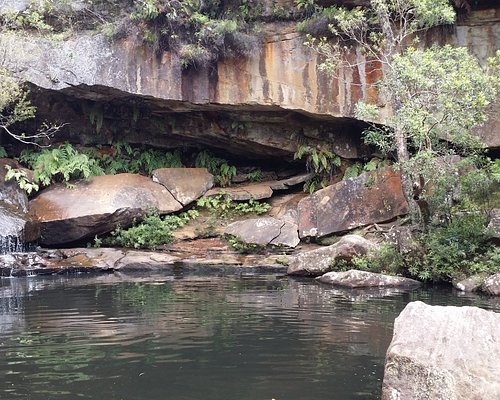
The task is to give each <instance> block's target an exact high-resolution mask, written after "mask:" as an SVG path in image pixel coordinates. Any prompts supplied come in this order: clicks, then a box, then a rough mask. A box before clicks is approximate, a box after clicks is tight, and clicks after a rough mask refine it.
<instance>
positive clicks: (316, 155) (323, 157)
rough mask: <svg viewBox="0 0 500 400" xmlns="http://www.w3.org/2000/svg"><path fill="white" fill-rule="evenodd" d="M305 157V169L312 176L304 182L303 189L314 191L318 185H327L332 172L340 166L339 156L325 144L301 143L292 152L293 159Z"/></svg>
mask: <svg viewBox="0 0 500 400" xmlns="http://www.w3.org/2000/svg"><path fill="white" fill-rule="evenodd" d="M304 157H305V158H306V169H307V171H308V172H310V173H312V174H313V176H312V178H310V179H308V180H307V181H306V183H305V184H304V191H306V192H310V193H312V192H314V191H315V190H316V189H318V188H320V187H325V186H326V185H328V183H329V181H330V180H331V178H332V175H333V172H334V171H335V169H336V168H338V167H340V164H341V163H342V160H341V158H340V157H339V156H338V155H336V154H335V153H334V152H333V151H331V150H330V149H329V148H328V147H327V146H326V145H322V146H316V147H311V146H308V145H301V146H299V148H298V149H297V151H296V152H295V154H294V157H293V158H294V160H301V159H302V158H304Z"/></svg>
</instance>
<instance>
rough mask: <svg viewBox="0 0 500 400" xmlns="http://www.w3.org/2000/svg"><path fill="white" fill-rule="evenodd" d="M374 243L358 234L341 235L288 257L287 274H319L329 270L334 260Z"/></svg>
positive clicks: (362, 251)
mask: <svg viewBox="0 0 500 400" xmlns="http://www.w3.org/2000/svg"><path fill="white" fill-rule="evenodd" d="M374 246H375V245H374V244H373V243H372V242H370V241H369V240H367V239H365V238H363V237H361V236H358V235H346V236H343V237H342V238H341V239H340V240H339V241H338V242H337V243H335V244H332V245H331V246H326V247H321V248H319V249H316V250H311V251H307V252H304V253H300V254H297V255H296V256H290V257H289V263H288V270H287V273H288V275H303V276H320V275H323V274H324V273H326V272H328V271H330V269H331V266H332V264H333V263H334V262H335V260H350V259H352V257H354V256H362V255H365V254H367V253H368V251H370V250H371V249H373V248H374Z"/></svg>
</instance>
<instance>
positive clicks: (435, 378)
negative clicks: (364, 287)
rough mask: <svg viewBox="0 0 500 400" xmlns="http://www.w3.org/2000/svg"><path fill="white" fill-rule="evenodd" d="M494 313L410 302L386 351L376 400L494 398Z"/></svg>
mask: <svg viewBox="0 0 500 400" xmlns="http://www.w3.org/2000/svg"><path fill="white" fill-rule="evenodd" d="M499 337H500V314H498V313H495V312H492V311H485V310H482V309H480V308H476V307H440V306H428V305H426V304H424V303H422V302H413V303H410V304H408V305H407V306H406V308H405V309H404V310H403V311H402V312H401V314H400V315H399V317H398V318H396V322H395V325H394V336H393V339H392V342H391V344H390V346H389V349H388V350H387V356H386V364H385V373H384V381H383V387H382V400H396V399H443V400H445V399H446V400H462V399H463V400H470V399H498V398H500V366H499V363H498V360H500V345H499V343H498V338H499Z"/></svg>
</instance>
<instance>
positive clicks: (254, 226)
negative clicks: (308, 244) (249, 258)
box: [224, 217, 300, 247]
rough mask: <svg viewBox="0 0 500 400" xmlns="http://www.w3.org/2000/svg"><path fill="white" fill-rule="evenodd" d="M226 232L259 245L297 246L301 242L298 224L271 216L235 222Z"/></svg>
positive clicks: (243, 240)
mask: <svg viewBox="0 0 500 400" xmlns="http://www.w3.org/2000/svg"><path fill="white" fill-rule="evenodd" d="M224 234H226V235H231V236H234V237H236V238H237V239H239V240H241V241H242V242H244V243H247V244H252V245H257V246H268V245H273V246H284V247H296V246H297V245H298V244H299V242H300V239H299V235H298V233H297V225H295V224H292V223H290V222H284V221H281V220H279V219H276V218H271V217H267V218H255V219H247V220H244V221H236V222H233V223H232V224H229V225H228V226H227V227H226V229H225V230H224Z"/></svg>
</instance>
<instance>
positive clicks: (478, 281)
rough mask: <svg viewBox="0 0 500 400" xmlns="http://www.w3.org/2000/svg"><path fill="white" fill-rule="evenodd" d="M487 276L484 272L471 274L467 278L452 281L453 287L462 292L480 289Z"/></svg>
mask: <svg viewBox="0 0 500 400" xmlns="http://www.w3.org/2000/svg"><path fill="white" fill-rule="evenodd" d="M487 277H488V275H487V274H485V273H482V274H475V275H471V276H469V277H467V278H464V279H461V280H457V281H453V287H454V288H455V289H458V290H460V291H462V292H475V291H476V290H479V289H481V286H482V285H483V283H484V281H485V280H486V278H487Z"/></svg>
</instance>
